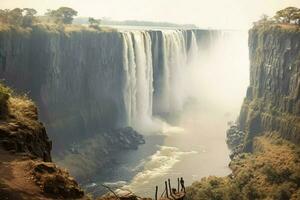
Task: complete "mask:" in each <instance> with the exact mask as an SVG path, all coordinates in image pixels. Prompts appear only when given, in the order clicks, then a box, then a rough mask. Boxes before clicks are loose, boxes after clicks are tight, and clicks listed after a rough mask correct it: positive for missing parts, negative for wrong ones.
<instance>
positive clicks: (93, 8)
mask: <svg viewBox="0 0 300 200" xmlns="http://www.w3.org/2000/svg"><path fill="white" fill-rule="evenodd" d="M60 6H69V7H72V8H74V9H75V10H77V11H78V12H79V15H80V16H86V17H89V16H92V17H96V18H103V17H106V18H111V19H114V20H149V21H150V20H151V21H168V22H175V23H181V24H195V25H197V26H199V27H202V28H226V29H231V28H234V29H241V28H243V29H245V28H248V27H249V26H251V24H252V22H253V21H255V20H257V19H258V18H259V17H260V16H261V15H262V14H263V13H265V14H267V15H270V16H271V15H273V14H274V13H275V12H276V11H277V10H279V9H282V8H284V7H287V6H300V1H299V0H284V1H283V0H264V1H262V0H209V1H208V0H175V1H174V0H151V1H149V0H127V1H124V0H85V1H82V0H1V5H0V7H1V8H2V9H3V8H9V9H11V8H15V7H21V8H22V7H31V8H35V9H36V10H38V11H39V14H43V13H44V12H45V11H46V10H47V9H56V8H58V7H60Z"/></svg>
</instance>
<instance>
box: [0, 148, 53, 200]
mask: <svg viewBox="0 0 300 200" xmlns="http://www.w3.org/2000/svg"><path fill="white" fill-rule="evenodd" d="M31 163H32V161H31V160H30V158H28V157H27V156H23V155H15V154H11V153H9V152H7V151H4V150H0V199H3V200H19V199H24V200H26V199H28V200H29V199H30V200H32V199H33V196H34V199H36V200H47V199H50V198H46V197H45V196H44V195H43V194H42V191H41V189H40V188H39V187H38V186H37V185H36V184H35V183H34V180H33V176H32V175H31V174H30V164H31Z"/></svg>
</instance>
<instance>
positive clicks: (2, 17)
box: [0, 9, 9, 24]
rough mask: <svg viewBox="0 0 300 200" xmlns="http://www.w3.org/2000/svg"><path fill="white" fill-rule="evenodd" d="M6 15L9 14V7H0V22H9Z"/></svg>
mask: <svg viewBox="0 0 300 200" xmlns="http://www.w3.org/2000/svg"><path fill="white" fill-rule="evenodd" d="M8 16H9V9H4V10H1V9H0V22H1V23H5V24H6V23H9V22H8Z"/></svg>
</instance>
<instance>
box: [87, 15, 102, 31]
mask: <svg viewBox="0 0 300 200" xmlns="http://www.w3.org/2000/svg"><path fill="white" fill-rule="evenodd" d="M89 23H90V25H89V27H90V28H94V29H97V30H100V27H99V25H100V23H101V20H100V19H95V18H92V17H90V18H89Z"/></svg>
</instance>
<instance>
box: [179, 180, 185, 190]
mask: <svg viewBox="0 0 300 200" xmlns="http://www.w3.org/2000/svg"><path fill="white" fill-rule="evenodd" d="M180 185H181V191H183V192H184V193H185V187H184V180H183V178H182V177H181V178H180Z"/></svg>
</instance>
